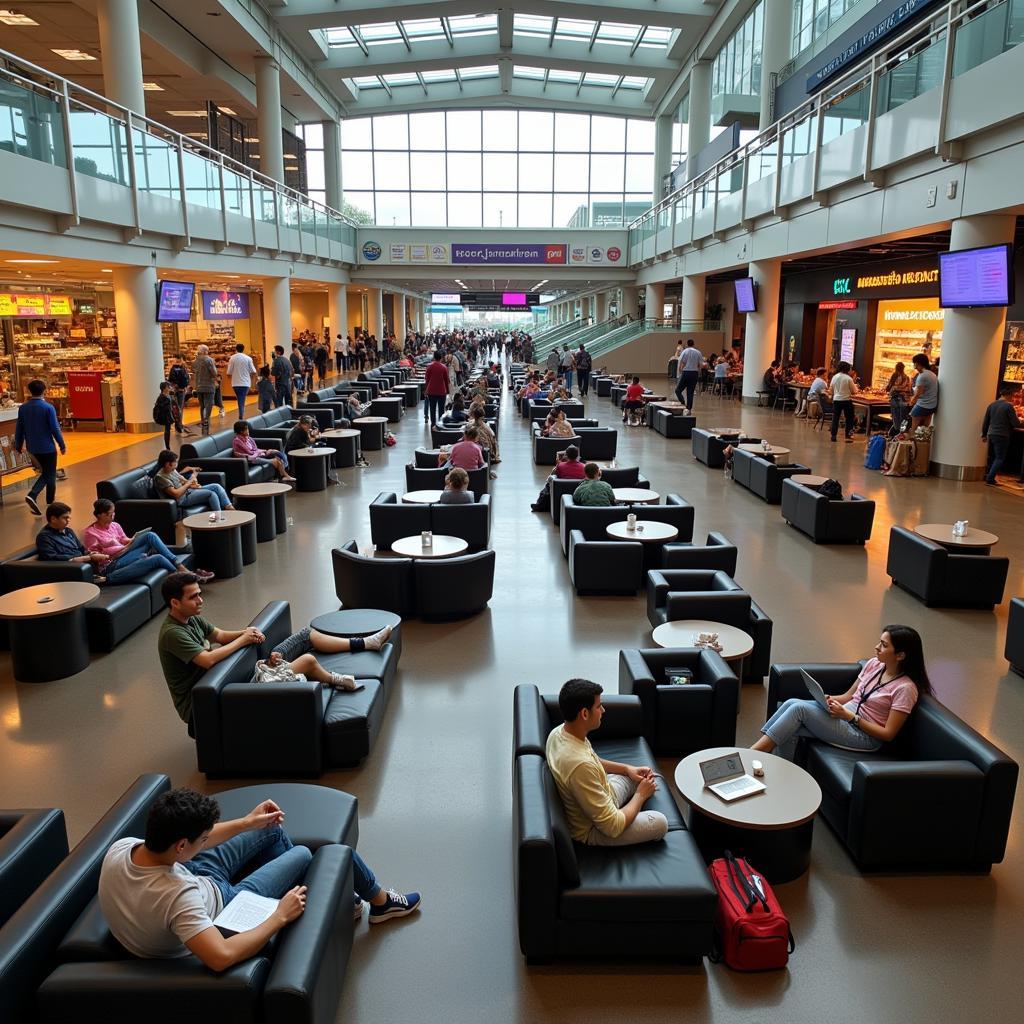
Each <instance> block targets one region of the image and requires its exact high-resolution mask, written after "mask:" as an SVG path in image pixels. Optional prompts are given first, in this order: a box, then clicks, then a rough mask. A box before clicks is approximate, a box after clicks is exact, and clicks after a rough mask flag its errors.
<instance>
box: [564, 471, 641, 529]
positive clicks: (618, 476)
mask: <svg viewBox="0 0 1024 1024" xmlns="http://www.w3.org/2000/svg"><path fill="white" fill-rule="evenodd" d="M601 479H602V480H603V481H604V482H605V483H606V484H608V486H609V487H642V488H645V489H650V486H651V482H650V480H648V479H647V477H645V476H642V475H641V474H640V470H639V468H638V467H637V466H620V467H617V468H615V469H602V470H601ZM582 482H583V481H582V480H552V481H551V485H550V494H551V518H552V519H553V520H554V523H555V526H558V525H559V523H560V522H561V520H562V495H563V494H572V493H573V492H574V491H575V490H576V488H577V487H579V485H580V484H581V483H582Z"/></svg>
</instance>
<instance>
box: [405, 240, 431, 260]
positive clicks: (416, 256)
mask: <svg viewBox="0 0 1024 1024" xmlns="http://www.w3.org/2000/svg"><path fill="white" fill-rule="evenodd" d="M409 262H410V263H429V262H430V246H429V245H427V244H426V243H424V242H413V244H412V245H410V246H409Z"/></svg>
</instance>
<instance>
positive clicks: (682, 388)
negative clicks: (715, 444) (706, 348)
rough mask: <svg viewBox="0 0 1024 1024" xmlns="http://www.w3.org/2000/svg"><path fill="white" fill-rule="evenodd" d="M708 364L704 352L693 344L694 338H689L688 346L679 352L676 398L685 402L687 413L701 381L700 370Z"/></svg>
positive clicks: (691, 406)
mask: <svg viewBox="0 0 1024 1024" xmlns="http://www.w3.org/2000/svg"><path fill="white" fill-rule="evenodd" d="M706 365H707V363H706V361H705V359H704V353H703V352H701V350H700V349H699V348H697V347H696V346H695V345H694V344H693V338H688V339H687V341H686V348H684V349H683V351H682V352H681V353H680V354H679V362H678V364H677V372H678V374H679V378H678V380H677V382H676V398H677V399H678V400H679V401H680V402H682V403H683V405H684V406H685V412H686V413H687V414H689V412H690V410H691V409H692V408H693V393H694V391H695V390H696V388H697V383H698V382H699V381H700V371H701V370H702V369H703V368H704V367H705V366H706ZM684 392H685V397H684Z"/></svg>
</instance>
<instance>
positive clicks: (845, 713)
mask: <svg viewBox="0 0 1024 1024" xmlns="http://www.w3.org/2000/svg"><path fill="white" fill-rule="evenodd" d="M931 692H932V686H931V682H930V681H929V679H928V672H927V670H926V669H925V664H924V648H923V645H922V643H921V637H920V635H919V634H918V632H917V630H916V629H912V628H911V627H910V626H899V625H891V626H886V627H885V628H884V629H883V630H882V635H881V637H879V640H878V643H877V644H875V656H874V657H873V658H870V659H869V660H868V661H867V662H866V663H865V665H864V668H862V669H861V671H860V675H858V676H857V679H856V681H855V682H854V684H853V685H852V686H851V687H850V688H849V689H848V690H847V691H846V693H842V694H839V695H838V696H834V695H830V696H828V697H827V698H826V705H827V708H825V707H822V706H821V705H820V704H819V703H818V702H817V701H815V700H798V699H796V698H793V699H790V700H787V701H786V702H785V703H784V704H782V705H781V706H780V707H779V710H778V711H776V712H775V714H774V715H772V717H771V718H770V719H769V720H768V721H767V722H766V723H765V724H764V726H763V727H762V729H761V733H762V735H761V737H760V738H759V739H758V740H757V742H756V743H754V744H752V746H751V749H752V750H761V751H764V752H765V753H771V752H772V751H773V750H775V748H776V747H782V746H784V745H785V744H786V743H788V741H789V740H791V739H794V738H796V737H798V736H809V737H812V738H813V739H817V740H822V741H824V742H825V743H829V744H831V745H832V746H834V747H841V748H842V749H844V750H878V749H879V748H880V747H881V746H882V744H883V743H889V742H891V741H892V740H893V739H895V737H896V734H897V733H898V732H899V731H900V729H902V728H903V726H904V724H905V723H906V721H907V718H908V717H909V716H910V713H911V712H912V711H913V710H914V706H915V705H916V704H917V700H918V697H919V696H920V695H921V694H922V693H926V694H930V693H931Z"/></svg>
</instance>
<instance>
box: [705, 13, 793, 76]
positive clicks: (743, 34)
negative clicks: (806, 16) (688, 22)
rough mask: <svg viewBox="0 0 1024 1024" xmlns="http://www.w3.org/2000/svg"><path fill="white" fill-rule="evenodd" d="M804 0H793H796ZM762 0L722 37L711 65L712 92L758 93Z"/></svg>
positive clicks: (762, 32) (762, 15)
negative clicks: (721, 44) (725, 37)
mask: <svg viewBox="0 0 1024 1024" xmlns="http://www.w3.org/2000/svg"><path fill="white" fill-rule="evenodd" d="M801 2H804V0H795V3H797V4H800V3H801ZM763 36H764V4H763V3H758V4H757V5H756V6H754V7H753V8H752V9H751V11H750V13H749V14H748V15H747V16H746V17H745V18H744V19H743V22H742V24H741V25H740V27H739V28H738V29H736V31H735V32H733V34H732V35H731V36H730V37H729V38H728V39H727V40H726V42H725V45H724V46H723V47H722V48H721V49H720V50H719V51H718V55H717V56H716V57H715V60H714V63H713V64H712V65H711V95H712V96H760V95H761V42H762V39H763Z"/></svg>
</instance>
